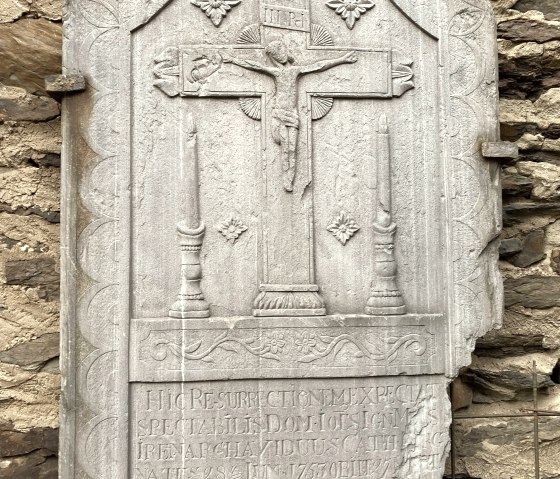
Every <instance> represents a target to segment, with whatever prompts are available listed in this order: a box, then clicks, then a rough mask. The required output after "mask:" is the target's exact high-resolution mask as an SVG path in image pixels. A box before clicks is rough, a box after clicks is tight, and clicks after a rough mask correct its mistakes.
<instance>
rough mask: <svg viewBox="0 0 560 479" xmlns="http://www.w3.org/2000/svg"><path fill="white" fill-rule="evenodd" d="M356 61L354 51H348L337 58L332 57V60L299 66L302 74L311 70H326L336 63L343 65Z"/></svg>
mask: <svg viewBox="0 0 560 479" xmlns="http://www.w3.org/2000/svg"><path fill="white" fill-rule="evenodd" d="M357 61H358V57H357V56H356V52H348V53H347V54H346V55H343V56H341V57H339V58H333V59H332V60H321V61H318V62H315V63H312V64H311V65H307V66H304V67H302V68H301V73H302V74H304V75H305V74H307V73H313V72H322V71H325V70H328V69H329V68H332V67H336V66H338V65H343V64H344V63H356V62H357Z"/></svg>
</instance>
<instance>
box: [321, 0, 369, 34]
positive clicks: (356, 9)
mask: <svg viewBox="0 0 560 479" xmlns="http://www.w3.org/2000/svg"><path fill="white" fill-rule="evenodd" d="M326 5H327V7H330V8H332V9H333V10H334V11H335V13H338V14H339V15H340V16H341V17H342V19H343V20H344V21H345V22H346V26H347V27H348V28H349V29H350V30H352V28H354V25H355V24H356V21H357V20H359V19H360V17H361V16H362V15H363V14H364V13H366V12H367V11H368V10H369V9H371V8H373V7H374V6H375V3H373V1H372V0H329V1H328V2H327V3H326Z"/></svg>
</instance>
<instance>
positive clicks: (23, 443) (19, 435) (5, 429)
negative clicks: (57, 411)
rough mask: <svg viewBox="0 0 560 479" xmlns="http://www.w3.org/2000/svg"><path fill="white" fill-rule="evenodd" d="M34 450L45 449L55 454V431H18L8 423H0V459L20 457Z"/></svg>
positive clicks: (36, 429) (40, 429)
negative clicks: (0, 457)
mask: <svg viewBox="0 0 560 479" xmlns="http://www.w3.org/2000/svg"><path fill="white" fill-rule="evenodd" d="M36 449H47V450H49V451H51V452H52V453H53V454H54V453H56V451H57V450H58V432H57V431H56V429H53V428H50V427H46V428H32V429H29V430H26V431H19V430H16V429H15V427H14V425H13V424H12V423H10V422H9V421H8V422H7V423H6V422H4V423H0V451H2V457H4V458H6V457H9V456H21V455H23V454H28V453H30V452H32V451H34V450H36ZM2 469H4V468H2Z"/></svg>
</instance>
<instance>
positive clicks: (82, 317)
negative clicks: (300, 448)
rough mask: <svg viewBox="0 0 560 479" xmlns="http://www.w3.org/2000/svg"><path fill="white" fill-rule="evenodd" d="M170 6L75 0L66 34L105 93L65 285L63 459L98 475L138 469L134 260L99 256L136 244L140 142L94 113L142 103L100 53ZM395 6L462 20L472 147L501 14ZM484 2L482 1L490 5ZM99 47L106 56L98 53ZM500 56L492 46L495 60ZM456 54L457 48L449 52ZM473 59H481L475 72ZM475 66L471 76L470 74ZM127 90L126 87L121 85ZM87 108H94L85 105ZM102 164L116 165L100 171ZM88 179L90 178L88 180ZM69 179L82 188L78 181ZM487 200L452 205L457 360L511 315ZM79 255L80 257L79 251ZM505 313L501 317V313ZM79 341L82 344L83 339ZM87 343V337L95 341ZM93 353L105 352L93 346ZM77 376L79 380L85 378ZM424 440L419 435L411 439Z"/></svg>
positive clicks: (85, 111)
mask: <svg viewBox="0 0 560 479" xmlns="http://www.w3.org/2000/svg"><path fill="white" fill-rule="evenodd" d="M164 3H168V2H163V1H162V0H156V1H154V2H150V3H149V4H146V8H145V9H138V8H136V11H135V12H134V13H131V11H133V8H131V7H130V5H128V4H127V2H116V1H112V0H107V1H104V2H89V7H88V8H87V9H83V8H81V6H80V5H79V3H76V4H69V6H68V9H69V11H68V15H67V18H68V22H67V23H66V35H67V38H68V41H67V45H69V46H68V47H67V60H66V63H67V66H69V67H70V68H73V67H75V65H79V70H80V72H81V73H83V74H86V75H88V83H89V84H90V85H91V86H93V87H94V88H92V90H94V89H95V91H91V92H90V93H92V97H91V104H90V103H88V102H87V101H85V102H84V99H83V98H82V97H83V95H77V96H76V97H75V98H69V99H68V102H67V107H68V108H69V116H71V117H72V123H81V124H82V125H84V126H83V129H80V130H79V131H80V134H79V135H78V136H79V137H80V138H79V141H76V137H73V138H72V139H71V142H69V141H68V139H67V140H66V142H67V143H66V144H67V145H68V148H67V153H66V155H67V157H66V158H67V159H69V160H70V159H71V160H72V162H70V161H68V164H70V163H72V164H74V163H73V162H74V160H76V171H77V172H79V175H77V173H75V172H73V171H70V172H69V173H68V176H69V177H70V180H73V179H74V180H75V179H78V182H77V184H78V186H76V187H74V186H67V188H68V192H69V194H68V199H69V202H68V203H67V204H68V205H72V202H75V197H76V196H77V195H79V196H81V197H82V198H88V199H89V201H84V211H86V215H84V217H83V219H80V221H83V223H84V226H85V228H83V229H81V228H79V229H78V230H79V233H78V234H77V235H74V233H73V231H72V223H75V220H73V219H71V218H70V221H69V223H71V226H70V231H69V232H68V238H67V240H66V246H67V247H68V248H67V249H66V250H65V251H67V252H68V253H66V267H65V274H66V276H67V277H69V278H70V280H68V279H67V280H66V283H67V284H66V286H65V287H64V289H65V290H66V292H67V294H66V296H65V299H64V301H63V302H64V310H65V313H64V316H65V324H66V325H67V327H66V330H65V331H64V332H63V337H64V340H65V343H66V344H67V345H74V344H76V346H75V349H73V350H72V351H66V353H65V354H63V355H62V356H61V362H62V364H63V366H64V367H65V369H66V373H65V375H66V377H67V378H68V379H69V381H68V385H67V387H66V388H65V391H64V392H63V395H64V398H63V404H67V406H66V408H65V409H66V411H65V415H64V416H63V417H64V420H63V427H62V432H61V436H62V439H63V441H62V446H61V457H64V458H65V459H64V460H63V461H62V463H61V469H62V471H63V472H62V473H63V474H66V475H67V476H68V477H74V476H76V477H78V476H80V477H81V476H85V475H87V476H88V477H91V478H92V479H115V478H124V477H128V476H129V472H128V471H127V462H126V461H122V458H123V457H126V455H127V452H128V450H127V445H128V444H129V442H128V437H127V431H128V424H127V423H126V422H125V421H124V420H123V418H126V417H127V413H128V405H129V398H128V392H127V390H128V382H127V381H128V370H127V368H128V362H127V361H128V360H127V358H128V355H127V337H126V335H127V334H128V316H127V313H126V308H127V306H126V305H127V304H128V302H129V298H128V297H127V296H126V295H125V294H120V292H121V291H123V290H125V289H126V288H127V284H126V281H127V278H128V277H129V275H128V271H127V267H128V266H127V265H126V264H125V263H126V262H125V261H122V260H120V259H119V258H115V257H112V256H106V257H102V256H101V255H99V254H98V253H97V252H99V251H110V250H113V249H115V248H114V247H115V245H116V244H118V243H120V244H122V245H123V246H124V248H123V249H127V247H128V246H129V239H128V238H129V233H130V231H129V229H128V228H129V225H128V219H127V218H128V216H127V215H128V210H129V209H130V204H128V203H127V202H126V201H125V200H123V199H124V198H126V197H127V187H128V183H127V180H126V173H123V172H126V171H127V169H128V168H129V163H130V154H129V151H128V148H129V145H124V144H122V145H121V144H119V143H118V142H117V141H112V142H106V143H104V142H103V138H113V135H114V133H115V131H117V129H114V128H113V126H112V123H111V122H110V121H105V122H90V121H89V120H90V117H92V116H97V117H99V116H102V117H107V118H109V117H111V115H112V114H114V115H115V117H116V118H118V119H121V120H122V121H125V119H126V120H128V119H129V116H128V115H129V113H130V109H127V108H128V106H127V102H126V101H122V100H121V99H118V100H117V95H116V94H115V93H118V94H119V95H121V96H122V95H123V94H124V95H128V94H129V93H130V92H129V91H127V90H126V84H127V82H123V81H122V78H123V77H125V78H129V76H130V74H131V72H130V71H129V70H128V69H129V67H130V65H129V62H126V61H125V62H113V61H112V60H113V58H111V61H107V60H102V59H100V58H101V56H100V55H99V52H100V51H102V49H103V45H107V44H108V43H109V42H108V41H107V39H108V38H112V37H111V35H113V34H114V33H115V32H118V33H119V35H121V33H122V37H120V38H121V39H122V40H124V41H118V42H114V44H113V45H114V51H115V52H118V54H119V55H115V57H119V56H120V57H122V58H125V59H128V58H129V54H130V46H129V43H130V42H129V41H128V37H129V32H130V31H134V29H135V28H137V27H139V26H141V25H145V24H148V22H149V21H150V19H151V18H152V17H153V16H154V15H155V13H157V12H158V11H159V10H160V9H161V8H162V6H163V5H164ZM393 3H395V4H397V5H401V8H402V9H403V11H404V12H405V13H406V14H407V15H408V16H409V17H410V18H411V19H412V20H413V21H414V22H415V23H417V24H419V25H420V26H422V25H425V24H426V22H427V20H423V18H427V19H429V20H430V24H434V25H436V27H437V26H438V21H439V20H438V16H443V18H453V20H452V22H451V23H448V22H445V24H444V23H443V22H441V23H440V24H441V25H442V28H441V32H442V35H443V36H445V38H446V40H447V39H449V38H450V39H451V42H449V43H450V45H451V47H450V48H451V49H452V50H453V49H456V51H463V54H461V55H457V64H456V65H449V64H448V63H447V62H446V63H444V64H443V68H444V69H446V71H448V72H452V75H451V77H452V82H453V83H454V85H453V87H452V88H451V95H452V96H454V101H455V102H456V103H457V104H464V105H468V108H469V109H470V110H471V111H472V115H473V118H474V119H475V121H473V122H471V123H467V124H465V122H464V121H461V118H459V117H457V121H458V124H459V125H462V126H463V129H462V131H458V132H456V133H455V135H454V137H453V139H452V142H453V144H454V147H457V148H459V147H460V146H465V145H466V146H469V147H470V146H472V145H471V142H470V138H471V136H474V137H477V138H478V137H479V135H483V134H486V133H485V132H486V130H485V128H486V126H484V125H486V124H487V123H488V120H487V119H483V118H481V117H480V116H479V114H480V111H490V110H491V109H492V101H493V100H492V99H491V98H486V97H483V96H481V95H480V94H479V93H480V89H481V88H482V87H481V85H486V87H485V88H486V90H485V91H486V92H487V93H488V90H491V86H492V84H493V82H495V75H494V72H493V71H492V68H493V66H492V64H493V62H492V61H488V62H487V63H488V64H487V65H486V64H478V63H477V58H481V57H483V58H486V59H488V58H487V57H485V55H487V54H488V52H489V51H490V50H491V48H490V47H489V46H488V45H489V42H488V37H489V31H490V30H491V28H492V22H491V14H490V10H489V8H488V6H485V7H483V8H477V6H476V5H474V4H473V2H471V1H469V2H466V3H465V2H464V1H462V0H451V1H450V2H448V10H447V11H446V10H445V9H442V12H441V13H440V12H439V11H438V10H435V13H436V14H434V15H429V16H428V15H427V16H424V17H422V16H420V15H414V14H411V12H414V11H415V10H418V11H419V10H420V9H421V8H425V9H428V8H433V9H436V8H437V4H436V2H432V3H431V2H421V3H420V2H414V1H407V0H393ZM486 3H487V2H486ZM486 3H485V5H486ZM432 4H433V5H434V6H433V7H432ZM477 4H478V5H480V4H479V3H478V2H477ZM416 5H419V7H416ZM446 6H447V4H446ZM485 9H486V10H487V11H485ZM80 10H83V11H80ZM139 10H142V11H139ZM454 14H456V15H455V16H454ZM472 14H474V15H476V16H477V18H478V20H477V22H476V23H474V24H473V23H472V22H471V23H469V22H467V21H466V17H467V16H471V17H472ZM121 19H130V21H127V22H124V21H123V23H122V24H121ZM479 21H480V23H479ZM449 27H451V28H449ZM424 28H427V27H426V26H424ZM430 31H431V32H432V36H434V37H435V35H436V34H437V33H438V32H439V30H437V29H434V28H432V29H431V30H430ZM115 38H119V37H115ZM96 51H97V55H92V54H90V53H92V52H96ZM174 51H175V53H176V54H177V55H176V57H175V58H173V55H171V56H170V57H168V58H167V59H166V63H167V68H161V69H160V71H159V75H158V74H156V78H157V80H156V81H158V83H159V84H158V87H159V88H161V89H162V91H164V92H165V93H166V94H168V95H170V96H175V95H178V94H179V92H180V91H181V87H180V85H179V71H180V67H179V50H178V49H174ZM491 54H492V52H491V51H490V57H491V56H492V55H491ZM449 55H450V54H449V52H448V58H449ZM72 64H74V66H73V65H72ZM100 65H101V68H100ZM473 65H475V66H474V67H473V68H471V67H472V66H473ZM463 71H464V72H465V73H466V74H465V75H462V74H458V72H463ZM459 77H461V79H459ZM460 80H465V84H464V85H463V84H460V83H461V82H460ZM121 87H122V88H123V89H124V91H119V88H121ZM445 101H446V102H448V99H446V100H445ZM84 104H85V105H86V106H87V108H84ZM447 106H449V105H447ZM479 110H480V111H479ZM452 111H453V109H452ZM80 135H81V136H80ZM459 149H460V148H459ZM84 152H87V155H84V154H83V153H84ZM463 153H465V152H463V151H458V153H457V155H456V158H454V161H455V164H456V165H458V163H460V162H465V168H471V169H472V170H473V171H475V173H476V174H481V175H482V173H480V172H481V170H482V167H481V166H480V164H481V159H480V157H479V155H478V154H477V153H476V152H475V151H474V150H473V151H470V152H467V153H468V154H466V155H464V154H463ZM86 156H89V157H90V158H89V160H88V161H90V162H91V165H90V166H85V165H84V162H83V159H82V158H85V157H86ZM484 168H485V169H484V175H486V173H488V172H487V171H486V170H487V169H488V168H487V167H486V166H484ZM80 169H81V171H80ZM100 170H101V171H104V173H103V174H101V175H99V174H97V173H96V174H93V172H99V171H100ZM111 172H112V173H111ZM446 173H448V175H446V177H449V178H451V177H453V178H454V179H453V181H454V182H459V181H460V174H459V173H457V172H456V171H446ZM80 175H83V179H82V178H80ZM111 175H113V177H114V178H117V179H118V181H116V182H115V188H114V190H112V189H106V188H103V187H102V182H105V181H106V180H107V178H109V177H110V176H111ZM121 176H124V178H121ZM490 180H491V179H489V178H487V177H486V176H484V177H483V178H481V179H480V182H481V183H483V182H486V181H488V184H487V185H488V187H489V185H490ZM67 183H68V185H71V184H72V181H67ZM490 193H491V192H488V194H490ZM481 196H482V197H483V198H482V200H481V199H479V198H478V197H477V198H472V200H473V201H472V205H469V208H467V209H468V211H467V212H466V213H464V214H461V209H460V205H459V203H460V202H461V199H460V198H457V199H452V201H451V202H452V203H454V204H453V205H452V208H451V209H453V208H457V211H456V212H455V223H454V225H453V226H452V228H451V229H452V230H453V231H452V233H451V234H452V235H453V239H454V241H455V242H454V243H453V245H454V246H453V252H452V253H453V254H452V256H453V257H454V258H457V259H456V261H455V263H454V265H453V269H454V270H453V275H454V278H455V279H454V301H453V305H454V306H453V310H452V311H451V312H450V315H451V316H450V318H449V319H448V321H449V322H450V324H451V325H454V324H455V325H456V326H457V327H456V328H455V329H454V331H452V334H453V338H454V339H455V340H456V343H455V346H456V348H455V349H456V350H457V351H459V350H461V351H463V350H464V352H463V355H461V353H460V352H459V355H458V356H457V357H453V358H452V360H451V361H452V364H454V365H455V366H456V367H460V366H461V365H464V364H467V363H468V361H469V360H470V349H471V346H472V342H473V337H474V336H475V335H476V334H479V333H480V332H482V331H486V330H487V329H488V328H489V326H490V325H489V322H491V318H499V316H500V314H499V311H495V310H494V309H495V308H497V307H498V306H499V299H497V298H496V297H494V296H493V297H492V298H489V297H488V295H489V293H488V291H489V288H488V287H487V286H482V285H483V284H485V283H489V282H495V283H499V280H498V279H497V277H498V275H497V271H496V270H495V268H494V267H493V266H488V263H490V262H492V259H489V258H488V256H492V255H493V254H494V249H493V248H489V247H488V241H489V238H490V237H492V236H493V235H495V234H496V228H497V226H496V225H497V224H498V220H497V218H498V213H497V209H496V208H494V205H491V204H489V202H485V201H484V197H485V195H484V194H483V195H481ZM67 201H68V200H67ZM107 205H111V206H110V207H108V206H107ZM471 206H472V207H471ZM481 224H484V225H486V224H488V225H491V226H488V227H485V229H484V231H482V232H481V233H480V235H478V236H476V237H471V236H469V235H465V234H462V232H463V231H464V230H463V226H464V227H465V228H475V227H478V226H480V225H481ZM467 242H469V244H467ZM74 243H76V244H77V245H78V246H76V245H75V244H74ZM90 243H91V244H95V245H96V248H95V249H93V248H91V249H86V250H84V249H83V248H84V247H85V246H84V245H87V244H90ZM465 246H466V247H468V248H471V249H472V248H476V249H477V251H479V252H482V253H481V254H480V255H479V256H477V257H476V258H475V259H474V260H472V261H471V259H472V258H465V257H463V256H461V250H462V249H463V248H464V247H465ZM77 251H80V253H79V254H77V253H76V252H77ZM108 272H110V274H108ZM113 272H114V274H113ZM76 279H77V281H76ZM92 279H93V280H92ZM63 282H64V281H63ZM78 283H79V284H84V285H87V290H86V291H85V293H84V292H81V293H80V294H77V293H76V291H75V286H72V285H75V284H78ZM76 298H77V299H76ZM490 302H491V303H492V304H494V306H492V305H491V304H490ZM123 304H124V306H123ZM495 320H496V321H499V319H495ZM100 324H106V325H107V326H108V327H106V328H104V329H97V328H99V326H98V325H100ZM92 331H99V332H100V334H92V333H91V332H92ZM78 337H79V338H80V341H75V340H76V339H77V338H78ZM466 338H468V339H466ZM82 340H83V341H82ZM78 343H83V346H81V345H79V344H78ZM72 348H74V346H72ZM80 348H81V349H80ZM84 351H93V352H92V353H91V354H82V353H84ZM74 368H75V369H74ZM74 371H75V373H74ZM74 379H75V380H76V384H73V382H74V381H73V380H74ZM442 394H443V391H442ZM440 396H441V394H440ZM103 398H104V399H103ZM107 398H111V399H110V400H108V399H107ZM100 399H101V400H100ZM418 416H422V417H424V416H425V417H427V416H428V415H427V414H419V415H418ZM417 430H419V429H418V428H416V429H414V428H412V429H411V432H410V435H411V436H414V435H415V434H416V431H417ZM413 442H414V441H413V440H412V439H411V444H413ZM106 444H115V445H117V447H112V448H106V447H105V445H106ZM403 477H404V476H403Z"/></svg>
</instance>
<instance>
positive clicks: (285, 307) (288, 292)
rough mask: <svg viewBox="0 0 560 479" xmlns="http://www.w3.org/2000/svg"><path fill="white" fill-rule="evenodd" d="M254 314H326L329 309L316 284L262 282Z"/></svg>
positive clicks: (254, 305)
mask: <svg viewBox="0 0 560 479" xmlns="http://www.w3.org/2000/svg"><path fill="white" fill-rule="evenodd" d="M259 289H260V291H261V292H260V293H259V295H258V296H257V297H256V299H255V301H254V304H253V316H260V317H263V316H264V317H278V316H300V317H301V316H324V315H325V314H326V313H327V311H326V309H325V303H324V301H323V298H321V295H320V294H319V287H318V286H317V285H316V284H262V285H261V286H260V288H259Z"/></svg>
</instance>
